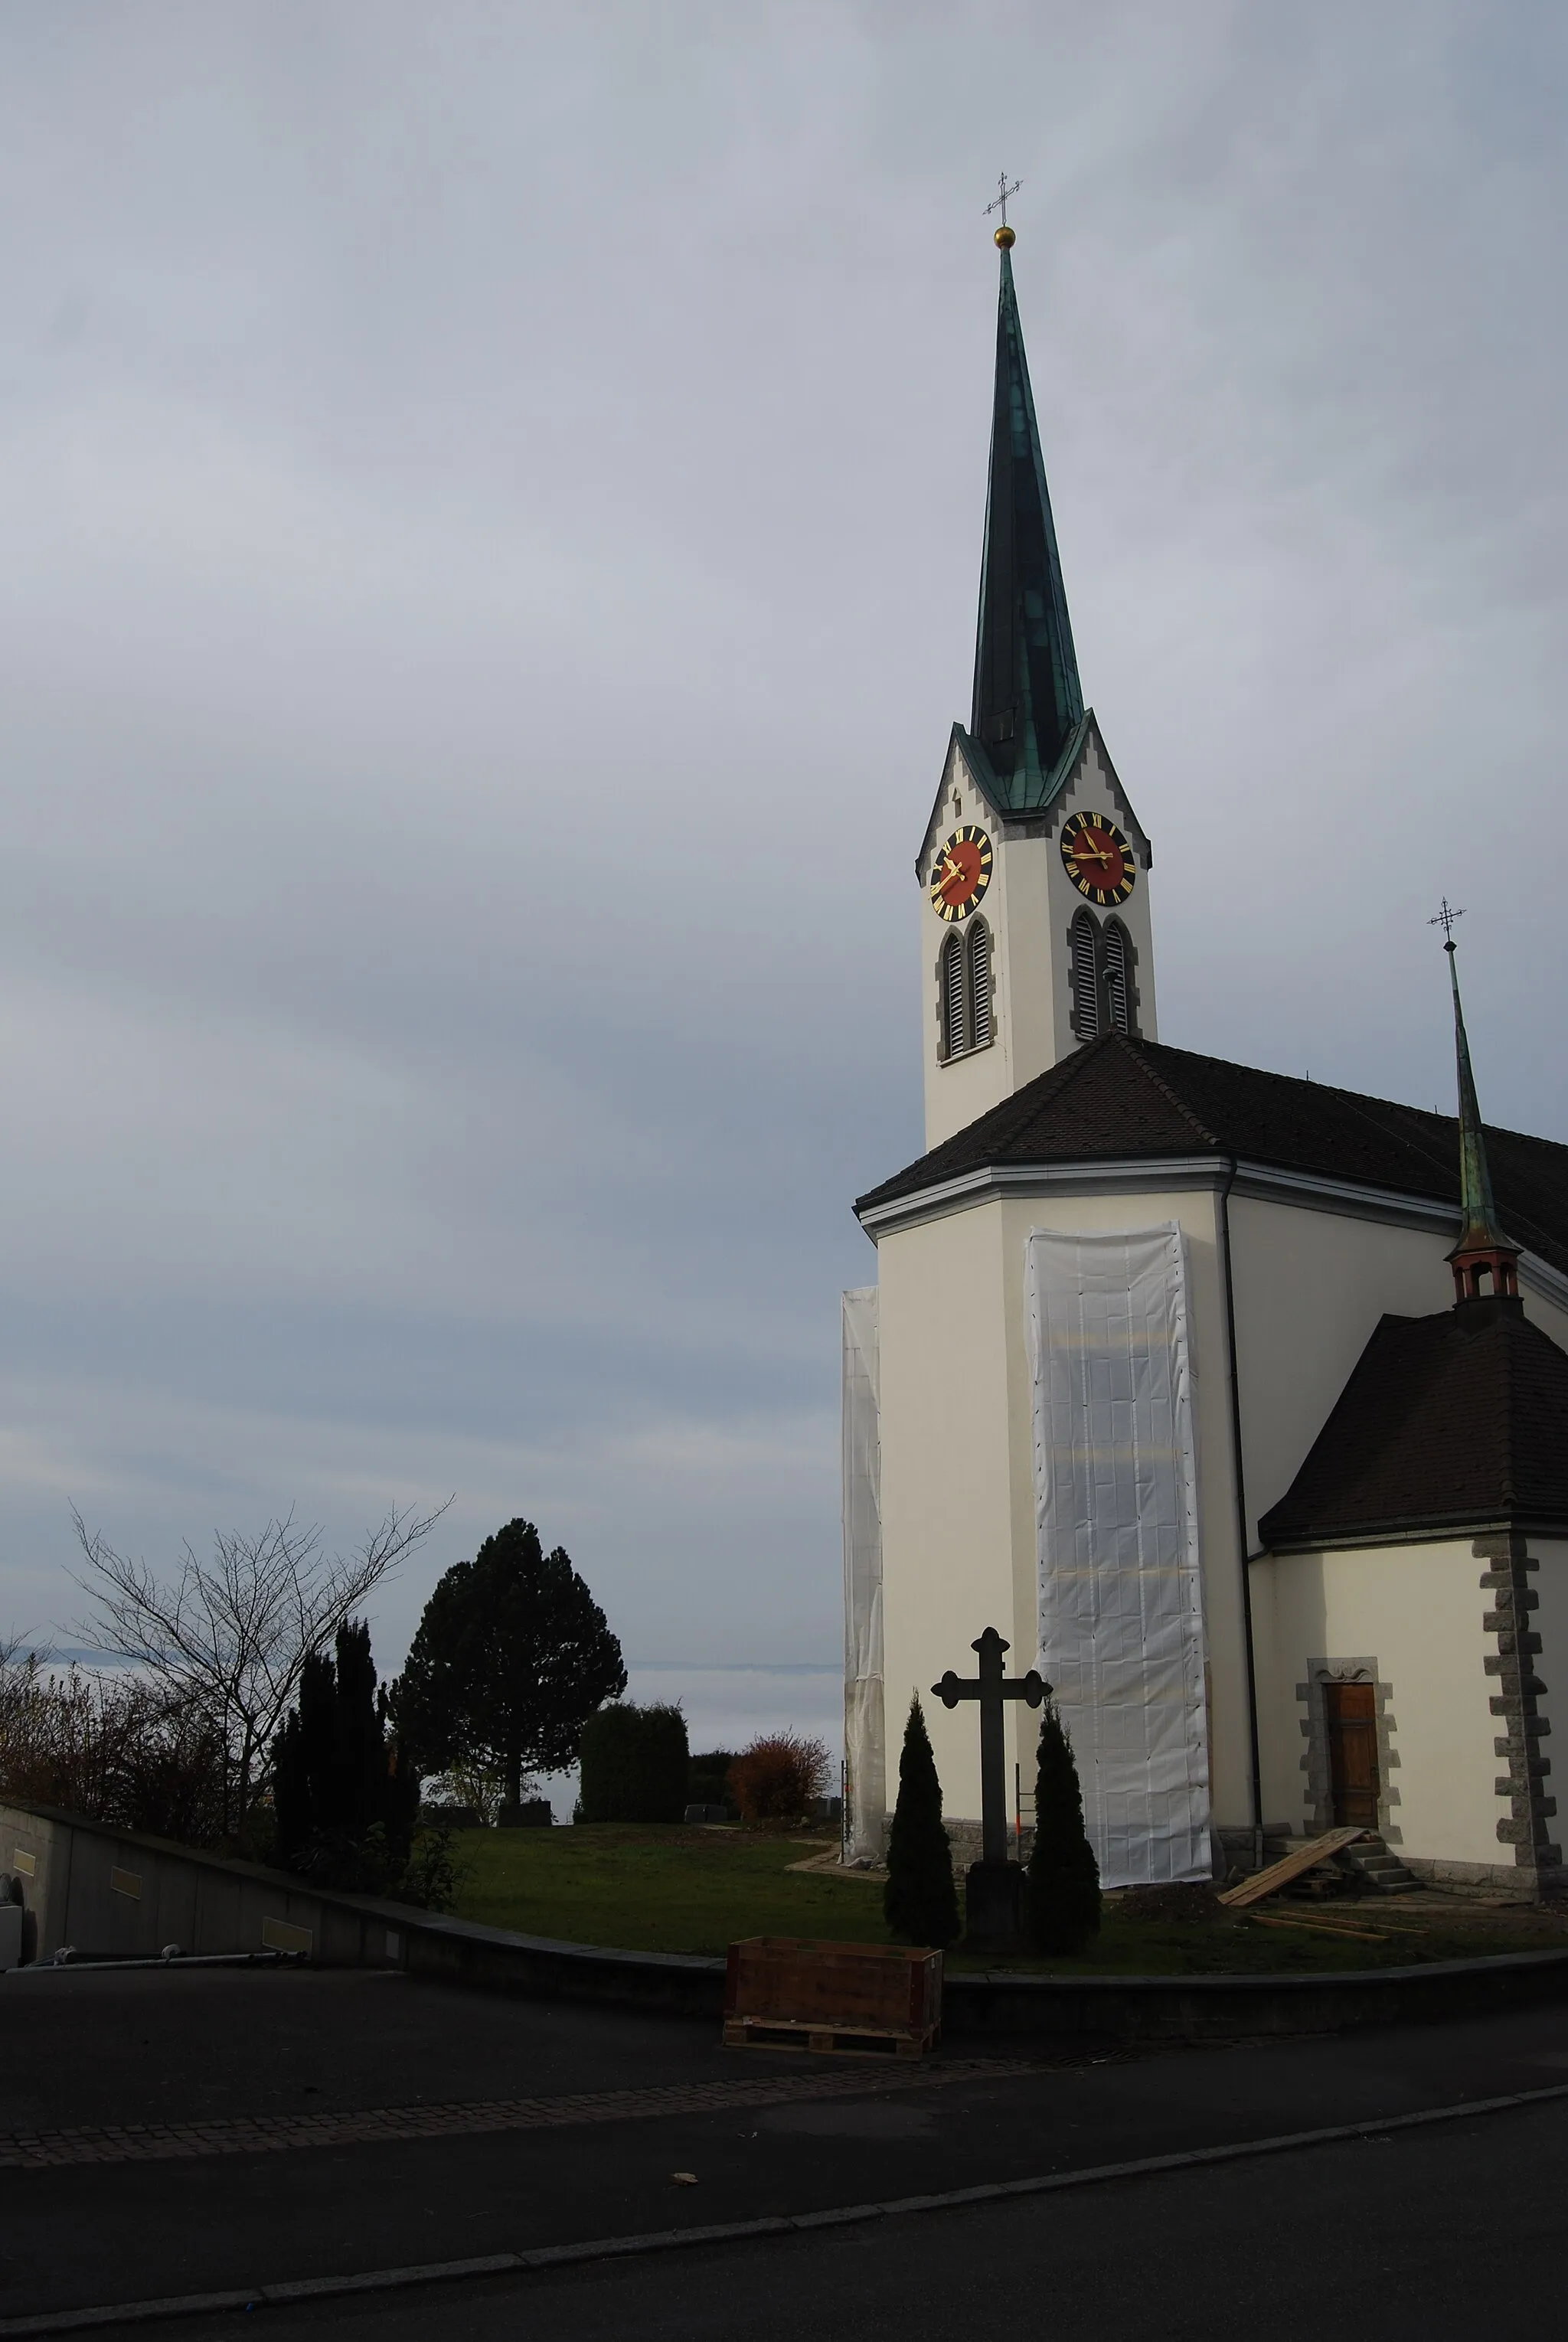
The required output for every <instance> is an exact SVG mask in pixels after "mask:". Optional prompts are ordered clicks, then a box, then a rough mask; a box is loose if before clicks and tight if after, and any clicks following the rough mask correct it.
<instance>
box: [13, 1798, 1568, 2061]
mask: <svg viewBox="0 0 1568 2342" xmlns="http://www.w3.org/2000/svg"><path fill="white" fill-rule="evenodd" d="M29 1862H30V1863H31V1868H29V1867H28V1865H29ZM0 1870H8V1871H12V1872H13V1873H15V1874H16V1875H17V1876H19V1877H21V1879H22V1886H23V1892H24V1897H25V1904H26V1907H27V1913H28V1919H29V1923H30V1924H29V1926H28V1929H27V1934H28V1937H29V1938H30V1939H31V1941H30V1943H29V1946H28V1956H29V1957H40V1958H45V1959H46V1958H48V1957H49V1956H50V1955H51V1953H53V1952H54V1951H55V1948H56V1947H57V1946H59V1945H61V1944H72V1945H74V1946H75V1947H76V1949H77V1950H78V1951H79V1952H82V1953H84V1954H85V1953H94V1952H97V1953H106V1954H110V1955H119V1956H122V1957H123V1956H125V1955H127V1954H136V1953H157V1952H160V1951H161V1950H162V1949H163V1948H164V1947H165V1945H166V1944H171V1943H175V1944H178V1946H179V1947H180V1949H181V1950H182V1951H184V1952H255V1951H263V1950H267V1949H273V1950H281V1951H303V1952H306V1953H308V1954H309V1956H310V1957H311V1958H312V1959H313V1960H315V1961H318V1962H320V1963H322V1964H323V1965H325V1966H328V1967H398V1968H403V1969H405V1970H406V1971H407V1972H408V1973H409V1974H410V1975H411V1976H416V1977H428V1978H430V1979H432V1980H434V1981H439V1982H444V1983H448V1984H459V1985H469V1986H473V1987H478V1988H480V1989H482V1990H485V1991H492V1992H515V1993H521V1994H524V1995H525V1996H526V1997H530V1998H534V1999H551V2000H582V2001H595V2002H598V2003H599V2004H600V2005H602V2006H604V2007H629V2008H644V2009H650V2010H654V2011H662V2012H663V2013H664V2014H666V2015H668V2016H672V2017H704V2018H709V2019H714V2020H716V2019H717V2017H718V2016H719V2014H720V2011H721V2008H722V2007H723V2002H724V1962H723V1961H722V1960H717V1959H698V1958H694V1957H681V1956H679V1955H676V1954H672V1953H665V1952H624V1951H606V1950H604V1949H603V1948H602V1947H598V1946H596V1945H592V1944H564V1943H555V1942H553V1941H551V1940H549V1939H548V1938H546V1937H536V1936H521V1935H514V1934H513V1933H511V1932H510V1931H509V1930H508V1929H506V1928H504V1927H478V1926H476V1925H475V1924H474V1922H473V1921H472V1920H467V1919H453V1918H447V1917H443V1916H441V1915H439V1914H436V1913H434V1912H429V1911H414V1910H410V1909H408V1908H407V1907H404V1905H402V1904H397V1903H381V1902H375V1901H373V1900H372V1899H370V1898H369V1897H364V1896H356V1895H326V1894H321V1893H318V1892H315V1891H314V1890H313V1889H311V1888H309V1887H305V1886H303V1885H302V1884H300V1883H299V1882H297V1881H295V1880H294V1879H291V1878H289V1877H286V1876H285V1875H284V1874H282V1873H279V1872H276V1871H270V1870H263V1869H262V1868H260V1867H258V1866H257V1865H255V1864H253V1863H243V1862H226V1861H225V1860H224V1859H223V1858H222V1857H220V1856H217V1855H211V1854H198V1853H194V1852H192V1851H191V1850H190V1849H189V1848H187V1847H175V1846H169V1845H166V1844H165V1842H164V1841H163V1840H162V1839H159V1838H149V1837H138V1836H136V1835H135V1834H132V1833H128V1832H125V1831H116V1830H112V1829H108V1828H106V1827H104V1826H103V1825H102V1824H101V1823H97V1822H86V1821H82V1820H80V1819H79V1818H78V1817H75V1816H74V1815H71V1814H60V1813H53V1812H50V1811H48V1810H47V1809H45V1808H43V1807H21V1806H15V1805H10V1804H4V1803H0ZM1563 1997H1568V1952H1525V1953H1516V1954H1510V1955H1508V1956H1506V1957H1502V1958H1497V1959H1483V1960H1454V1961H1449V1962H1444V1963H1434V1964H1433V1965H1432V1966H1430V1967H1415V1968H1382V1969H1372V1970H1364V1971H1363V1972H1362V1973H1360V1974H1350V1975H1341V1976H1321V1977H1214V1976H1209V1977H1029V1976H1017V1975H1009V1974H1006V1973H1004V1972H1003V1973H997V1974H995V1975H978V1976H975V1975H970V1976H950V1977H948V1979H947V1983H946V1989H945V1993H944V2030H945V2032H946V2034H947V2035H948V2036H949V2037H960V2038H963V2039H966V2040H967V2039H970V2038H972V2037H977V2036H984V2035H991V2036H993V2037H996V2038H998V2039H1000V2038H1011V2039H1014V2040H1016V2039H1018V2038H1020V2037H1037V2038H1044V2039H1050V2040H1054V2041H1062V2042H1068V2041H1099V2042H1106V2043H1109V2042H1134V2041H1224V2040H1236V2039H1245V2038H1258V2037H1265V2036H1269V2035H1276V2036H1277V2035H1286V2034H1303V2033H1337V2032H1341V2031H1344V2030H1347V2029H1349V2028H1351V2027H1356V2026H1363V2025H1394V2024H1403V2023H1410V2022H1412V2021H1420V2020H1423V2019H1434V2018H1442V2017H1477V2016H1484V2015H1487V2014H1490V2013H1491V2012H1493V2011H1495V2010H1500V2009H1503V2008H1513V2007H1522V2006H1524V2005H1526V2004H1528V2003H1531V2002H1540V2001H1545V2000H1556V1999H1561V1998H1563Z"/></svg>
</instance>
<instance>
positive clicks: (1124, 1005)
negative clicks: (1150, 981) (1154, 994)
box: [1102, 919, 1137, 1033]
mask: <svg viewBox="0 0 1568 2342" xmlns="http://www.w3.org/2000/svg"><path fill="white" fill-rule="evenodd" d="M1102 948H1103V950H1104V965H1105V1006H1106V1009H1107V1012H1108V1013H1109V1016H1110V1020H1111V1026H1112V1029H1113V1031H1114V1032H1117V1033H1132V1032H1135V1031H1136V1029H1137V1026H1136V1024H1135V1021H1134V1015H1133V938H1132V936H1130V935H1129V934H1128V933H1127V930H1126V928H1125V927H1124V926H1123V925H1122V922H1121V920H1120V919H1107V920H1106V922H1105V925H1104V930H1103V944H1102Z"/></svg>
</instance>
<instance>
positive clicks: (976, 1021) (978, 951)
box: [968, 919, 994, 1049]
mask: <svg viewBox="0 0 1568 2342" xmlns="http://www.w3.org/2000/svg"><path fill="white" fill-rule="evenodd" d="M968 977H969V1046H970V1047H971V1048H972V1049H987V1048H989V1047H990V1046H991V1038H992V1032H993V1026H994V1019H993V1017H992V1014H991V930H990V928H989V927H988V926H986V924H985V922H984V919H974V920H972V921H971V923H970V927H969V969H968Z"/></svg>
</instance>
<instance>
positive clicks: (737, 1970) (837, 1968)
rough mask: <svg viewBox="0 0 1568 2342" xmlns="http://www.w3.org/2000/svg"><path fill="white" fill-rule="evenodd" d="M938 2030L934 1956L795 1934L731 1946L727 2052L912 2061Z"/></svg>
mask: <svg viewBox="0 0 1568 2342" xmlns="http://www.w3.org/2000/svg"><path fill="white" fill-rule="evenodd" d="M941 2031H942V1954H941V1953H940V1952H928V1951H923V1950H918V1949H914V1948H909V1947H904V1945H901V1944H827V1943H820V1942H815V1941H812V1940H809V1939H806V1938H804V1937H798V1936H747V1937H744V1939H743V1940H742V1941H741V1942H740V1943H738V1944H732V1945H731V1946H730V1950H729V1960H728V1963H727V1968H726V1973H725V1977H724V2040H725V2042H726V2043H727V2044H728V2045H729V2046H730V2047H732V2048H759V2049H763V2048H766V2049H814V2050H816V2051H818V2052H821V2053H825V2054H830V2055H834V2056H837V2057H845V2056H855V2055H859V2056H865V2057H887V2056H889V2055H893V2056H897V2057H919V2056H920V2055H921V2054H922V2053H923V2051H924V2050H926V2049H930V2048H933V2047H934V2046H935V2044H936V2042H937V2040H938V2039H939V2037H940V2036H941Z"/></svg>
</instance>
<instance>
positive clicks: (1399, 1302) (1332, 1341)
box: [1230, 1196, 1453, 1549]
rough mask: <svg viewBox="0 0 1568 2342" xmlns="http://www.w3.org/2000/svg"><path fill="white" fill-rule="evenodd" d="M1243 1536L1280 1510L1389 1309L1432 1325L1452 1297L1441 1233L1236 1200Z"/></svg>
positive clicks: (1255, 1199) (1251, 1535)
mask: <svg viewBox="0 0 1568 2342" xmlns="http://www.w3.org/2000/svg"><path fill="white" fill-rule="evenodd" d="M1230 1216H1231V1261H1232V1274H1233V1280H1234V1288H1235V1313H1236V1356H1237V1359H1238V1362H1239V1364H1240V1367H1241V1384H1242V1456H1243V1469H1244V1472H1245V1477H1246V1493H1247V1514H1248V1519H1247V1535H1248V1539H1249V1543H1250V1544H1251V1545H1252V1546H1253V1548H1254V1549H1255V1548H1256V1545H1257V1524H1258V1519H1259V1516H1260V1515H1262V1514H1263V1513H1266V1512H1267V1511H1268V1509H1269V1507H1270V1506H1271V1505H1274V1504H1277V1503H1278V1501H1279V1499H1280V1498H1281V1497H1282V1496H1283V1495H1284V1493H1285V1491H1286V1489H1287V1488H1288V1487H1289V1486H1290V1485H1291V1482H1292V1481H1293V1479H1294V1478H1295V1476H1296V1474H1297V1472H1298V1471H1299V1470H1300V1469H1301V1466H1302V1464H1303V1461H1304V1460H1305V1457H1306V1456H1307V1453H1308V1451H1309V1449H1310V1448H1311V1446H1312V1444H1313V1440H1314V1439H1315V1438H1316V1437H1317V1435H1318V1433H1319V1432H1320V1431H1321V1430H1322V1429H1323V1424H1324V1423H1325V1421H1326V1420H1327V1418H1328V1415H1329V1412H1330V1410H1331V1409H1332V1407H1333V1404H1334V1402H1335V1400H1336V1399H1337V1398H1338V1397H1339V1395H1340V1393H1341V1392H1342V1391H1343V1388H1344V1386H1345V1384H1346V1383H1347V1382H1348V1381H1349V1379H1350V1375H1351V1370H1352V1368H1353V1366H1354V1365H1355V1363H1356V1360H1357V1359H1358V1358H1359V1357H1360V1356H1361V1354H1362V1352H1363V1349H1364V1348H1365V1347H1366V1345H1367V1342H1368V1340H1369V1339H1370V1337H1371V1336H1372V1333H1373V1328H1374V1327H1375V1326H1376V1324H1377V1321H1378V1319H1379V1318H1380V1317H1381V1316H1383V1314H1384V1312H1385V1311H1388V1312H1392V1313H1393V1315H1395V1316H1410V1317H1423V1316H1431V1315H1432V1314H1433V1311H1435V1310H1439V1309H1444V1308H1446V1307H1448V1306H1449V1305H1450V1304H1451V1303H1452V1301H1453V1275H1452V1273H1451V1271H1450V1270H1449V1268H1448V1266H1447V1263H1446V1262H1445V1260H1444V1258H1443V1255H1444V1254H1445V1252H1446V1251H1447V1249H1448V1246H1449V1245H1450V1244H1451V1243H1452V1242H1453V1238H1452V1237H1450V1236H1443V1234H1441V1233H1440V1232H1439V1231H1437V1230H1434V1229H1422V1228H1402V1227H1399V1226H1393V1225H1392V1224H1391V1223H1389V1222H1388V1221H1386V1220H1373V1219H1356V1218H1353V1217H1351V1216H1350V1215H1349V1214H1342V1213H1339V1212H1326V1211H1315V1210H1310V1209H1305V1208H1303V1207H1300V1206H1295V1205H1291V1204H1283V1203H1274V1202H1271V1201H1269V1200H1267V1199H1265V1198H1263V1197H1259V1196H1232V1197H1231V1202H1230Z"/></svg>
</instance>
